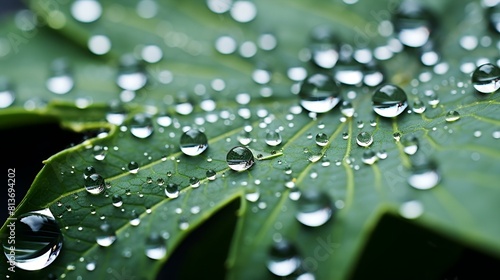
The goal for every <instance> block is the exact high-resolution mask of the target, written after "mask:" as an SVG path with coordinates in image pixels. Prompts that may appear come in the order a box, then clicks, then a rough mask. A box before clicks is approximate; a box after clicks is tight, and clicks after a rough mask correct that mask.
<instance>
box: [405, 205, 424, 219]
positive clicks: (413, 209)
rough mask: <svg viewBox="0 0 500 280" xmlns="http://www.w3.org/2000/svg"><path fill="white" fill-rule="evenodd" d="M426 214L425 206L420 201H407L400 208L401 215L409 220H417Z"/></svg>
mask: <svg viewBox="0 0 500 280" xmlns="http://www.w3.org/2000/svg"><path fill="white" fill-rule="evenodd" d="M423 213H424V206H423V205H422V203H421V202H420V201H418V200H410V201H406V202H404V203H403V204H401V206H399V214H400V215H401V216H402V217H404V218H407V219H416V218H418V217H420V216H421V215H422V214H423Z"/></svg>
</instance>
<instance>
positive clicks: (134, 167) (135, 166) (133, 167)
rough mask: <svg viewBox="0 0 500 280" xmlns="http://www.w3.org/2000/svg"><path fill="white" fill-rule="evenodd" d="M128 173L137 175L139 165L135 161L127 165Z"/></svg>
mask: <svg viewBox="0 0 500 280" xmlns="http://www.w3.org/2000/svg"><path fill="white" fill-rule="evenodd" d="M127 168H128V172H130V173H131V174H137V173H138V172H139V164H138V163H137V162H135V161H131V162H129V163H128V165H127Z"/></svg>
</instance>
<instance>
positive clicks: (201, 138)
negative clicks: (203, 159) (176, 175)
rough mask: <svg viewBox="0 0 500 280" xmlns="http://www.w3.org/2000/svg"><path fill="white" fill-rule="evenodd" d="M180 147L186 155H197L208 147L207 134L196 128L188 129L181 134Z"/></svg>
mask: <svg viewBox="0 0 500 280" xmlns="http://www.w3.org/2000/svg"><path fill="white" fill-rule="evenodd" d="M180 148H181V151H182V152H183V153H184V154H186V155H188V156H197V155H199V154H201V153H203V152H204V151H205V150H206V149H207V148H208V140H207V136H206V135H205V133H203V132H201V131H200V130H198V129H190V130H188V131H186V132H184V133H183V134H182V135H181V139H180Z"/></svg>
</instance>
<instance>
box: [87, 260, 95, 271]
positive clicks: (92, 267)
mask: <svg viewBox="0 0 500 280" xmlns="http://www.w3.org/2000/svg"><path fill="white" fill-rule="evenodd" d="M95 267H96V265H95V262H88V263H87V264H86V265H85V269H86V270H87V271H94V270H95Z"/></svg>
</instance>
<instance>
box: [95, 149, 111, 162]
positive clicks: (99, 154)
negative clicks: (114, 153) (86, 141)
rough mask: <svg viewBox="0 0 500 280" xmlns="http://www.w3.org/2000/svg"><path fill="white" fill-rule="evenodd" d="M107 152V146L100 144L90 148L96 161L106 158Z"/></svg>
mask: <svg viewBox="0 0 500 280" xmlns="http://www.w3.org/2000/svg"><path fill="white" fill-rule="evenodd" d="M107 152H108V151H107V147H103V146H100V145H95V146H94V148H93V150H92V153H93V155H94V158H95V159H96V160H98V161H102V160H104V159H105V158H106V154H107Z"/></svg>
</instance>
